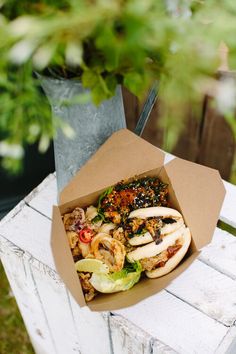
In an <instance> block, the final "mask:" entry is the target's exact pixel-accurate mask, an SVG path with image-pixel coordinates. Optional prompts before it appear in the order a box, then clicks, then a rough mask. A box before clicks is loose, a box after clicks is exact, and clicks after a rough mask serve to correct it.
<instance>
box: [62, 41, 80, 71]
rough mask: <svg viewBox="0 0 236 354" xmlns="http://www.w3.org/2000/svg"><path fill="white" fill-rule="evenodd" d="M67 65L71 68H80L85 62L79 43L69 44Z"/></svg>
mask: <svg viewBox="0 0 236 354" xmlns="http://www.w3.org/2000/svg"><path fill="white" fill-rule="evenodd" d="M65 55H66V63H67V64H68V65H69V66H72V67H76V66H80V65H81V64H82V62H83V49H82V46H81V45H80V44H79V43H75V42H69V43H68V44H67V47H66V53H65Z"/></svg>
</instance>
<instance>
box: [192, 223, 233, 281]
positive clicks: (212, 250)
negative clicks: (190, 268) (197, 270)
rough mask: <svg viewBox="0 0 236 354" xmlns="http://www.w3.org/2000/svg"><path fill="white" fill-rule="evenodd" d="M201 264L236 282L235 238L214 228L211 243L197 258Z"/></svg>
mask: <svg viewBox="0 0 236 354" xmlns="http://www.w3.org/2000/svg"><path fill="white" fill-rule="evenodd" d="M198 258H199V259H200V260H201V261H202V262H204V263H206V264H208V265H209V266H211V267H213V268H214V269H217V270H218V271H219V272H221V273H224V274H226V275H227V276H228V277H230V278H231V279H234V280H236V237H234V236H232V235H231V234H229V233H228V232H226V231H223V230H221V229H218V228H216V229H215V232H214V236H213V239H212V242H211V243H210V244H209V245H207V246H206V247H204V248H203V250H202V252H201V254H200V256H199V257H198Z"/></svg>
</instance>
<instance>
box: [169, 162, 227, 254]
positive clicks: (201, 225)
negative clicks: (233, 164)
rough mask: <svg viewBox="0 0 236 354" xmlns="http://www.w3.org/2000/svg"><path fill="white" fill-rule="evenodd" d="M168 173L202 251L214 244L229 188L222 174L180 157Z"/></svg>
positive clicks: (171, 164)
mask: <svg viewBox="0 0 236 354" xmlns="http://www.w3.org/2000/svg"><path fill="white" fill-rule="evenodd" d="M165 170H166V172H167V174H168V176H169V178H170V179H171V183H172V187H173V189H174V193H175V195H176V197H177V199H178V202H179V205H180V206H181V211H182V213H183V214H184V217H185V221H186V223H187V225H188V226H189V228H190V229H191V232H192V235H193V237H194V241H195V245H196V247H197V248H198V249H200V248H202V247H203V246H205V245H206V244H208V243H209V242H210V241H211V238H212V236H213V232H214V229H215V227H216V224H217V221H218V217H219V213H220V209H221V206H222V203H223V200H224V196H225V188H224V185H223V182H222V180H221V177H220V174H219V172H218V171H217V170H214V169H212V168H208V167H205V166H202V165H198V164H196V163H193V162H189V161H186V160H182V159H179V158H176V159H174V160H172V161H170V162H169V163H168V164H167V165H165ZM190 205H191V207H189V206H190Z"/></svg>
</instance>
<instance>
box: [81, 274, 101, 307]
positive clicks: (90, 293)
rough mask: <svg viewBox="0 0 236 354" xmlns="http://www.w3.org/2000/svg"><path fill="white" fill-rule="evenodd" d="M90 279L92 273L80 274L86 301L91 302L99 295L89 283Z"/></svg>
mask: <svg viewBox="0 0 236 354" xmlns="http://www.w3.org/2000/svg"><path fill="white" fill-rule="evenodd" d="M90 278H91V274H90V273H79V279H80V283H81V286H82V289H83V293H84V297H85V300H86V301H91V300H92V299H93V298H94V297H95V296H96V294H97V292H96V290H95V289H94V287H93V286H92V284H91V283H90V281H89V279H90Z"/></svg>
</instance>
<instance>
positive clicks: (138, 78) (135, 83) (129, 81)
mask: <svg viewBox="0 0 236 354" xmlns="http://www.w3.org/2000/svg"><path fill="white" fill-rule="evenodd" d="M124 85H125V86H126V87H127V89H128V90H130V91H131V92H132V93H133V94H135V95H136V96H140V94H141V93H142V92H143V91H144V88H145V85H144V77H143V75H140V74H139V73H137V72H130V73H127V74H125V76H124Z"/></svg>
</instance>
